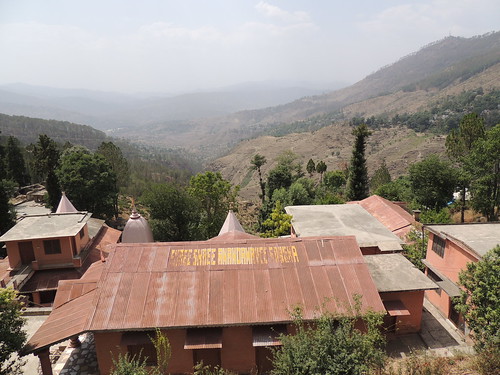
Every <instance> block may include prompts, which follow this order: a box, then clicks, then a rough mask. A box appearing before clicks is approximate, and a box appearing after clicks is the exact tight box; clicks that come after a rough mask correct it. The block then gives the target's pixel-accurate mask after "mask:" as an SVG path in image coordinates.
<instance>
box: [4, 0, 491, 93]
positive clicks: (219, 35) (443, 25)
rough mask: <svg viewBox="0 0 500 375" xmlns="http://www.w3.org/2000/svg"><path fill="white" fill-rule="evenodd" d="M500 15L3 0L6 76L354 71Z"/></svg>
mask: <svg viewBox="0 0 500 375" xmlns="http://www.w3.org/2000/svg"><path fill="white" fill-rule="evenodd" d="M499 21H500V1H498V0H420V1H412V0H401V1H397V0H363V1H356V0H352V1H349V0H342V1H337V0H265V1H260V0H198V1H195V0H175V1H171V0H135V1H132V0H43V1H41V0H0V84H3V83H12V82H23V83H29V84H35V85H46V86H53V87H64V88H86V89H96V90H105V91H122V92H136V91H164V92H174V91H188V90H196V89H207V88H212V87H221V86H225V85H230V84H235V83H239V82H248V81H264V80H291V81H307V82H320V83H321V82H333V81H346V82H351V83H353V82H355V81H358V80H360V79H362V78H363V77H365V76H366V75H368V74H370V73H372V72H374V71H375V70H377V69H379V68H381V67H382V66H384V65H386V64H389V63H392V62H394V61H396V60H397V59H399V58H400V57H403V56H405V55H407V54H408V53H411V52H414V51H417V50H418V49H420V48H421V47H423V46H424V45H426V44H428V43H430V42H433V41H436V40H438V39H442V38H443V37H445V36H448V35H450V34H451V35H453V36H463V37H471V36H473V35H480V34H484V33H486V32H490V31H497V30H498V29H499V26H500V22H499Z"/></svg>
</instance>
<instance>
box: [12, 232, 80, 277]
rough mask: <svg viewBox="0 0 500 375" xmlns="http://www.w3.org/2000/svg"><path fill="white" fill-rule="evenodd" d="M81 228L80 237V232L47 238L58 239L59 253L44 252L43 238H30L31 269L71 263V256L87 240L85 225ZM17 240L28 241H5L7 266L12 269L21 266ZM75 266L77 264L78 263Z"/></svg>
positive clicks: (77, 252)
mask: <svg viewBox="0 0 500 375" xmlns="http://www.w3.org/2000/svg"><path fill="white" fill-rule="evenodd" d="M83 229H84V235H83V237H82V238H80V234H77V235H76V236H75V237H58V238H48V239H49V240H59V243H60V244H61V253H60V254H45V250H44V247H43V241H44V240H46V239H45V238H40V239H35V240H32V241H31V243H32V245H33V253H34V255H35V261H34V262H32V267H33V269H35V270H37V269H46V268H50V267H51V266H55V267H57V266H58V265H60V264H69V263H73V256H74V255H77V254H79V253H80V252H81V251H82V249H83V248H84V247H85V245H86V244H87V243H88V242H89V234H88V228H87V225H85V227H84V228H83ZM72 238H73V239H72ZM19 242H29V241H9V242H7V243H6V245H7V255H8V257H9V266H10V267H11V268H12V269H17V268H20V267H21V256H20V254H19V246H18V243H19ZM75 266H79V264H77V265H75Z"/></svg>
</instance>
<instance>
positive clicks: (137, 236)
mask: <svg viewBox="0 0 500 375" xmlns="http://www.w3.org/2000/svg"><path fill="white" fill-rule="evenodd" d="M122 242H125V243H145V242H154V240H153V232H152V231H151V227H150V226H149V223H148V221H147V220H146V219H144V218H143V217H142V216H141V215H140V214H139V213H138V212H137V211H136V209H135V206H134V207H133V208H132V215H130V219H128V221H127V224H125V228H124V229H123V233H122Z"/></svg>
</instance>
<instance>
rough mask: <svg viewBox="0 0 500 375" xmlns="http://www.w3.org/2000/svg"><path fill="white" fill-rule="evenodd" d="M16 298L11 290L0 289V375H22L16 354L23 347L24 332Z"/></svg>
mask: <svg viewBox="0 0 500 375" xmlns="http://www.w3.org/2000/svg"><path fill="white" fill-rule="evenodd" d="M16 297H17V294H16V292H15V291H14V290H13V289H12V288H0V375H16V374H22V371H21V366H22V362H21V361H20V360H19V359H18V357H17V356H16V354H18V353H19V351H20V350H21V349H22V347H23V346H24V343H25V341H26V332H25V331H24V330H23V326H24V319H23V317H22V316H21V309H22V305H21V303H20V302H19V301H18V300H17V298H16Z"/></svg>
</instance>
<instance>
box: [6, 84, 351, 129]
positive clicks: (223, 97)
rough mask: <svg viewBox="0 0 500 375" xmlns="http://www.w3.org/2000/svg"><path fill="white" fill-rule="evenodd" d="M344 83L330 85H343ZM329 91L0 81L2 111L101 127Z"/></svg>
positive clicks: (275, 86) (280, 86)
mask: <svg viewBox="0 0 500 375" xmlns="http://www.w3.org/2000/svg"><path fill="white" fill-rule="evenodd" d="M340 85H341V84H332V85H330V86H328V88H329V89H330V90H331V89H333V88H338V87H341V86H340ZM326 91H328V90H326V89H319V88H315V87H311V86H307V85H305V84H302V86H298V85H297V84H296V83H292V82H254V83H251V82H250V83H245V84H240V85H234V86H231V87H227V88H220V89H218V90H215V91H210V92H208V91H206V92H196V93H184V94H177V95H174V94H166V93H156V94H148V93H142V94H141V93H139V94H135V95H125V94H118V93H111V92H99V91H91V90H77V89H57V88H51V87H41V86H31V85H26V84H8V85H0V113H4V114H8V115H22V116H29V117H35V118H42V119H48V120H60V121H70V122H74V123H79V124H85V125H90V126H93V127H95V128H97V129H100V130H108V131H109V130H113V129H116V128H124V127H142V126H144V125H149V124H156V123H158V122H170V121H180V120H193V119H198V118H204V117H214V116H222V115H227V114H230V113H233V112H237V111H240V110H247V109H257V108H264V107H269V106H275V105H280V104H284V103H288V102H290V101H293V100H295V99H298V98H301V97H303V96H307V95H316V94H320V93H324V92H326Z"/></svg>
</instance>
